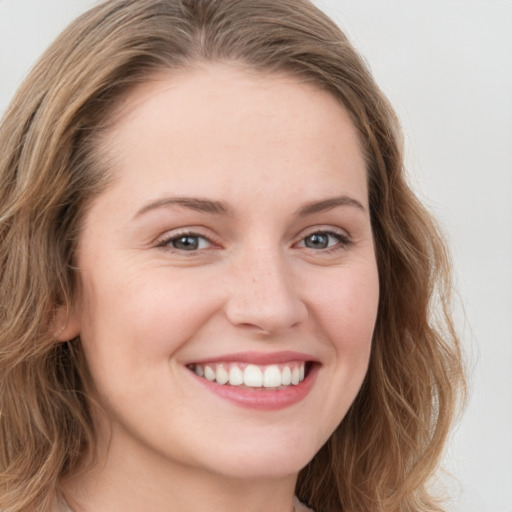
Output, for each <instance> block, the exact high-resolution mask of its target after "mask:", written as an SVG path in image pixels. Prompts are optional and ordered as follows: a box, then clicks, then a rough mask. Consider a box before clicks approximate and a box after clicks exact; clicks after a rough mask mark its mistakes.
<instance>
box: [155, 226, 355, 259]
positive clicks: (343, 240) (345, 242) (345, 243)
mask: <svg viewBox="0 0 512 512" xmlns="http://www.w3.org/2000/svg"><path fill="white" fill-rule="evenodd" d="M315 235H316V236H320V237H321V236H327V237H328V238H334V239H335V240H336V243H334V244H333V245H331V246H329V245H328V246H327V247H324V248H320V249H315V248H312V247H307V246H306V239H308V238H310V237H313V236H315ZM185 238H194V239H198V240H205V241H206V242H207V243H208V244H209V247H201V246H200V245H201V242H200V241H198V242H197V245H198V246H197V247H195V248H192V249H190V250H187V249H183V248H179V247H175V246H173V244H174V243H176V242H178V241H179V240H180V239H185ZM327 243H329V240H328V242H327ZM214 245H215V242H213V241H212V240H211V239H210V238H208V237H207V236H205V235H202V234H200V233H197V232H196V231H191V230H186V231H182V232H178V233H176V234H173V235H172V236H167V237H166V238H164V239H162V240H160V241H159V242H158V244H157V247H161V248H164V249H167V250H170V251H174V252H177V253H180V254H186V253H188V254H189V255H193V254H197V253H198V252H199V251H204V250H207V249H211V248H212V246H214ZM351 245H353V241H352V240H351V239H350V237H349V236H347V235H346V234H343V233H339V232H336V231H332V230H316V231H311V232H310V233H308V234H306V235H304V236H303V237H302V238H301V239H300V241H299V242H298V243H295V244H294V246H299V247H304V248H306V249H310V250H311V251H313V252H317V253H322V254H330V253H333V252H337V251H340V250H346V249H348V248H350V246H351Z"/></svg>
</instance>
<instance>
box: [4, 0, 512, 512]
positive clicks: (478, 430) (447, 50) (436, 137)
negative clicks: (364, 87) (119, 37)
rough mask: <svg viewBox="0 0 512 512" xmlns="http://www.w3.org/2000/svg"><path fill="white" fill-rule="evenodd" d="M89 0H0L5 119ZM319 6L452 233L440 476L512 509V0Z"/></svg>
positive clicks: (494, 510)
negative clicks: (456, 347)
mask: <svg viewBox="0 0 512 512" xmlns="http://www.w3.org/2000/svg"><path fill="white" fill-rule="evenodd" d="M94 3H95V1H94V0H0V115H1V114H2V113H3V112H4V111H5V109H6V106H7V104H8V102H9V101H10V98H11V97H12V95H13V94H14V91H15V90H16V88H17V86H18V85H19V84H20V83H21V80H22V78H23V77H24V76H25V74H26V73H27V72H28V70H29V69H30V67H31V65H32V64H33V63H34V61H35V60H36V59H37V57H38V56H39V55H40V54H41V53H42V51H43V50H44V49H45V48H46V46H47V45H48V44H49V43H50V42H51V41H52V40H53V39H54V37H55V36H57V34H58V33H59V32H60V31H61V30H62V28H63V27H64V26H65V25H66V24H67V23H68V22H69V21H71V19H73V18H74V17H75V16H76V15H78V14H79V13H80V12H82V11H83V10H85V9H86V8H88V7H89V6H92V5H93V4H94ZM315 3H316V4H317V5H318V6H319V7H320V8H322V9H323V10H325V11H326V12H327V13H328V14H329V15H331V17H333V18H334V19H335V20H336V21H337V22H338V23H339V24H340V26H342V28H343V29H344V30H345V31H346V32H347V33H348V35H349V36H350V37H351V39H352V41H353V42H354V44H355V45H356V47H358V48H359V49H360V50H361V52H362V53H363V55H364V56H365V58H366V59H367V61H368V63H369V65H370V67H371V69H372V71H373V72H374V74H375V76H376V78H377V81H378V82H379V84H380V85H381V87H382V88H383V89H384V91H385V92H386V94H387V95H388V96H389V98H390V99H391V101H392V103H393V104H394V106H395V107H396V110H397V112H398V114H399V117H400V118H401V120H402V124H403V127H404V131H405V135H406V150H407V164H408V168H409V172H410V177H411V182H412V183H413V185H414V187H415V189H416V190H417V191H418V193H419V195H420V197H422V198H423V200H424V201H425V203H426V204H427V205H428V206H429V207H430V209H431V210H432V211H433V212H434V214H435V215H436V216H437V217H438V219H439V220H440V221H441V224H442V226H443V228H444V230H445V232H446V233H447V234H448V236H449V240H450V245H451V248H452V252H453V256H454V263H455V265H454V266H455V274H456V281H457V286H458V290H459V295H460V299H459V301H458V302H459V305H458V310H457V311H458V313H457V318H458V328H459V332H460V333H461V336H462V338H463V342H464V346H465V348H466V352H467V355H468V365H469V366H470V369H471V383H470V385H471V389H470V393H471V395H470V402H469V406H468V409H467V410H466V413H465V415H464V416H463V418H462V420H461V421H460V422H459V424H458V426H457V428H456V429H455V431H454V434H453V436H452V438H451V442H450V444H449V447H448V450H447V453H446V457H445V464H444V466H445V468H446V470H447V473H442V474H441V476H440V479H441V484H442V485H443V486H444V487H446V489H447V492H448V493H449V494H451V495H452V499H451V505H450V507H451V508H450V510H451V511H453V512H512V372H511V369H512V1H511V0H316V2H315ZM0 150H1V148H0Z"/></svg>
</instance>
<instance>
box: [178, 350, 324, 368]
mask: <svg viewBox="0 0 512 512" xmlns="http://www.w3.org/2000/svg"><path fill="white" fill-rule="evenodd" d="M291 361H309V362H318V360H317V359H316V358H315V357H313V356H312V355H310V354H305V353H303V352H294V351H289V350H287V351H281V352H234V353H230V354H221V355H218V356H213V357H207V358H202V359H194V360H192V361H187V362H186V363H185V365H188V364H208V363H221V362H222V363H248V364H256V365H270V364H282V363H289V362H291Z"/></svg>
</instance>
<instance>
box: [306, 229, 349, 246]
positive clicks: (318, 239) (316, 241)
mask: <svg viewBox="0 0 512 512" xmlns="http://www.w3.org/2000/svg"><path fill="white" fill-rule="evenodd" d="M298 245H299V247H307V248H308V249H316V250H326V249H335V248H337V247H340V248H341V247H346V246H348V245H350V240H349V238H348V237H347V236H346V235H342V234H341V233H334V232H332V231H315V232H314V233H310V234H309V235H307V236H306V237H304V238H303V239H302V240H301V241H300V242H299V244H298Z"/></svg>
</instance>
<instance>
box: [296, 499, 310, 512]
mask: <svg viewBox="0 0 512 512" xmlns="http://www.w3.org/2000/svg"><path fill="white" fill-rule="evenodd" d="M293 506H294V511H295V512H315V511H314V510H313V509H312V508H308V507H306V505H304V503H302V502H300V501H299V499H298V498H297V497H295V499H294V501H293Z"/></svg>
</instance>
